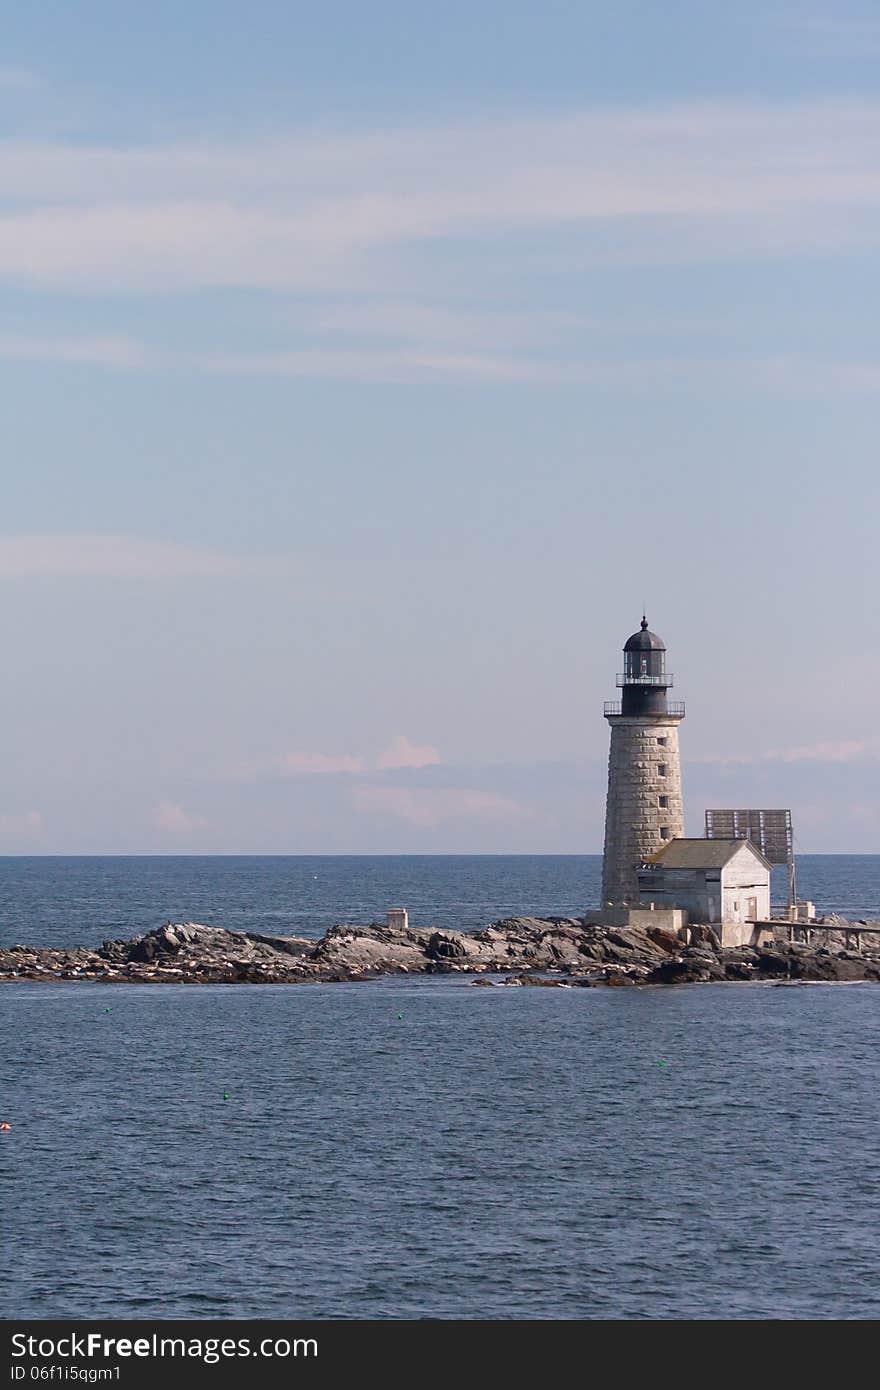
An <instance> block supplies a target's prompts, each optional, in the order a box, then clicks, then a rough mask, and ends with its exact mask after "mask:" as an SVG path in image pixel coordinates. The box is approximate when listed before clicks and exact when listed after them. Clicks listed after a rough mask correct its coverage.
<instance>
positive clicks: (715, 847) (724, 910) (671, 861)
mask: <svg viewBox="0 0 880 1390" xmlns="http://www.w3.org/2000/svg"><path fill="white" fill-rule="evenodd" d="M638 882H639V898H640V900H641V902H642V905H643V906H648V907H650V906H653V907H655V908H656V909H668V908H683V909H684V910H685V911H686V912H687V915H688V920H689V921H690V922H692V923H696V922H704V923H708V924H710V925H711V926H714V927H716V928H719V927H720V928H721V930H720V932H719V935H720V937H721V944H722V946H741V945H745V944H746V943H747V942H748V941H750V940H751V937H752V931H753V928H752V926H751V923H753V922H754V921H756V920H765V921H766V919H767V918H768V917H769V916H770V863H769V861H768V860H767V859H765V858H764V856H763V854H762V853H761V851H760V850H759V849H756V848H755V846H754V845H753V844H752V842H751V840H688V839H685V838H683V837H682V838H679V839H675V840H670V841H669V844H668V845H664V846H663V847H662V849H660V850H658V852H657V853H656V854H654V855H652V856H651V858H650V859H648V860H647V861H646V862H645V863H644V864H643V865H642V867H641V868H640V869H639V871H638Z"/></svg>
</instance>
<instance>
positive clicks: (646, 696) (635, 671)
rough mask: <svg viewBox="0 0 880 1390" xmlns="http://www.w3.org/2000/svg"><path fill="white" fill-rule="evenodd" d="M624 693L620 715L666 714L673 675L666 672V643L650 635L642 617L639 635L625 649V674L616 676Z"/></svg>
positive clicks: (654, 634) (655, 635)
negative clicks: (667, 696) (667, 698)
mask: <svg viewBox="0 0 880 1390" xmlns="http://www.w3.org/2000/svg"><path fill="white" fill-rule="evenodd" d="M617 684H618V686H619V687H620V690H621V711H620V712H621V714H631V715H640V714H665V713H666V712H667V711H666V691H667V690H668V688H669V686H671V685H672V676H671V675H668V674H667V671H666V644H665V643H664V641H663V639H662V638H661V637H658V636H657V634H656V632H651V630H650V629H649V627H648V619H647V618H646V617H644V616H643V617H642V622H641V626H640V627H639V630H638V632H634V633H633V635H632V637H630V638H628V639H627V642H626V645H625V646H624V648H623V672H622V674H620V675H619V676H618V677H617Z"/></svg>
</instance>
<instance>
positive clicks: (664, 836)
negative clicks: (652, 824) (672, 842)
mask: <svg viewBox="0 0 880 1390" xmlns="http://www.w3.org/2000/svg"><path fill="white" fill-rule="evenodd" d="M660 839H661V840H668V839H669V826H668V825H661V827H660Z"/></svg>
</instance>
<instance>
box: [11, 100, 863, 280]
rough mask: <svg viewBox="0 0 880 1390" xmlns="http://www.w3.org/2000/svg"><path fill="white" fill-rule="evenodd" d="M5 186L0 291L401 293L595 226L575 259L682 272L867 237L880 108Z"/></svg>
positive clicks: (53, 166) (213, 155)
mask: <svg viewBox="0 0 880 1390" xmlns="http://www.w3.org/2000/svg"><path fill="white" fill-rule="evenodd" d="M0 182H2V186H3V188H4V195H5V197H6V199H7V206H9V204H11V205H12V210H11V211H9V210H7V212H6V213H5V214H4V215H3V216H2V217H0V278H2V279H3V280H5V281H6V282H7V283H22V284H27V283H32V284H38V285H44V286H54V287H58V288H62V287H68V288H73V289H76V288H82V287H84V286H92V287H99V288H102V289H113V288H116V289H120V290H131V289H145V288H148V287H151V286H162V287H165V288H168V289H177V290H185V289H199V288H204V287H207V286H235V287H246V286H250V287H253V288H276V289H278V288H284V289H319V290H320V289H322V288H323V289H325V290H326V289H328V288H329V287H331V286H332V287H334V288H335V289H336V290H337V291H338V289H339V288H340V286H346V285H347V286H348V287H350V288H356V287H361V288H367V287H369V288H373V289H375V287H376V282H377V278H382V279H384V280H385V281H386V282H388V283H389V285H391V286H393V285H394V283H395V272H394V270H393V262H389V261H388V260H387V258H384V257H382V256H381V255H379V253H381V252H382V251H383V250H386V249H387V250H390V249H391V248H394V247H402V246H406V245H410V246H422V247H427V246H429V245H430V246H432V247H435V248H436V245H437V243H438V242H439V241H443V240H446V241H458V242H460V241H461V240H462V239H464V240H465V241H467V240H468V239H474V238H481V237H483V236H484V235H485V234H488V233H491V236H492V238H493V239H494V240H495V242H496V249H497V241H498V238H505V237H508V238H511V237H512V238H515V237H516V236H517V235H519V234H521V233H533V232H534V231H536V230H538V229H541V228H544V229H550V228H565V227H571V228H576V227H578V226H584V227H586V226H590V225H592V226H594V227H597V228H599V229H602V228H607V226H608V225H609V223H619V224H620V225H621V226H622V227H623V228H624V229H625V236H624V237H623V238H622V239H621V238H613V239H609V238H608V236H607V235H604V234H603V235H602V236H601V237H600V238H599V239H598V241H597V242H596V244H595V245H593V246H591V245H590V244H589V243H587V244H585V245H584V246H583V247H582V254H583V255H584V257H585V258H586V259H589V257H590V256H591V255H593V256H594V257H595V258H596V260H597V261H598V262H599V263H602V262H603V261H607V260H608V259H609V258H610V259H611V260H613V259H614V258H615V257H617V258H618V259H620V260H622V261H626V260H631V259H636V260H637V259H638V258H639V256H640V255H641V256H643V257H646V258H647V259H648V260H653V259H655V258H656V257H657V255H658V253H659V255H660V256H661V258H662V256H663V254H669V255H670V256H674V255H675V254H676V253H677V254H679V255H680V254H681V250H682V242H683V240H684V241H686V249H687V254H688V255H689V256H690V257H691V258H692V259H694V258H699V257H700V256H701V255H704V256H707V257H710V258H711V257H713V256H722V257H723V256H725V255H731V254H733V255H736V256H737V257H748V256H749V255H755V256H767V255H773V256H780V255H792V254H797V253H798V252H799V251H801V250H810V251H812V250H815V249H816V247H817V246H824V247H826V248H835V247H840V246H850V245H853V244H855V243H859V242H864V243H865V244H877V242H878V240H880V218H878V215H877V214H878V205H880V103H871V102H863V103H858V104H855V103H849V104H846V103H839V102H838V103H834V102H822V101H815V102H800V103H790V104H788V105H768V104H759V103H757V102H755V103H743V102H728V103H724V102H715V103H704V104H693V105H690V106H688V105H675V106H667V107H654V108H631V109H626V108H616V109H614V110H610V111H584V112H574V113H570V114H567V115H564V116H539V115H536V116H533V117H530V118H522V117H511V118H510V119H509V120H506V121H504V120H494V121H490V122H485V121H484V122H479V121H476V122H473V123H471V124H469V125H466V124H462V123H450V124H447V125H440V126H433V127H425V128H424V129H421V130H419V129H408V130H406V131H405V132H398V131H382V130H379V131H374V132H369V131H367V132H364V131H362V130H350V131H347V132H338V133H334V134H332V135H320V134H314V133H300V134H293V135H291V136H290V137H288V138H287V139H284V140H277V139H276V140H265V141H258V140H254V141H250V142H245V143H242V144H241V145H238V146H230V145H228V144H224V145H211V144H204V145H193V144H180V143H178V144H174V143H169V144H166V145H162V146H156V147H154V148H141V149H126V150H122V149H114V148H112V147H107V146H104V147H92V148H88V147H83V146H82V145H69V146H68V145H63V144H51V143H43V144H28V143H22V142H15V141H9V142H5V143H2V144H0ZM844 210H845V212H846V216H841V213H842V212H843V211H844ZM685 228H686V229H687V237H686V238H684V237H683V231H684V229H685ZM618 243H619V249H617V250H616V249H615V247H616V246H617V245H618ZM664 248H666V249H665V250H664ZM493 254H494V252H493ZM377 255H378V256H379V258H378V260H377Z"/></svg>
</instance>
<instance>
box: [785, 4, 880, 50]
mask: <svg viewBox="0 0 880 1390" xmlns="http://www.w3.org/2000/svg"><path fill="white" fill-rule="evenodd" d="M784 27H785V29H786V31H787V32H788V33H789V35H791V37H792V38H793V40H794V43H795V45H796V47H797V48H798V50H799V51H800V52H801V53H804V54H806V55H808V56H809V57H811V58H851V59H860V58H868V59H870V58H876V57H877V56H878V55H880V19H877V18H875V17H873V16H868V15H865V16H861V17H859V16H855V15H799V16H797V17H790V18H788V19H787V20H786V21H785V24H784Z"/></svg>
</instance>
